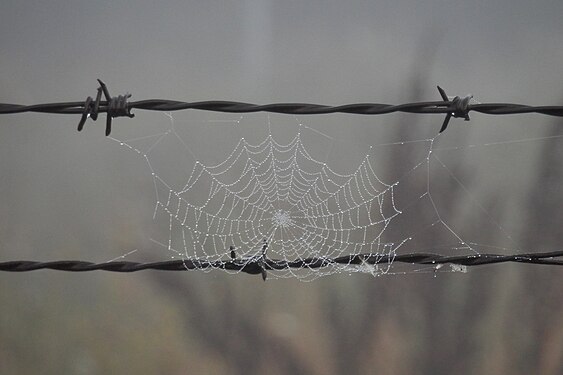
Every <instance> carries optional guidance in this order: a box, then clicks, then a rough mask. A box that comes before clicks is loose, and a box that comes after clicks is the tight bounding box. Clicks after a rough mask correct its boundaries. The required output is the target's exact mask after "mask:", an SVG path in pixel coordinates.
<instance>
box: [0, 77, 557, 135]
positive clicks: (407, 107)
mask: <svg viewBox="0 0 563 375" xmlns="http://www.w3.org/2000/svg"><path fill="white" fill-rule="evenodd" d="M98 82H99V83H100V87H99V88H98V93H97V95H96V99H93V98H92V97H91V96H89V97H87V98H86V100H85V101H83V102H61V103H45V104H34V105H19V104H5V103H0V114H15V113H23V112H39V113H57V114H82V118H81V119H80V122H79V123H78V131H81V130H82V129H83V127H84V124H85V122H86V119H87V118H91V119H92V120H94V121H96V120H97V118H98V114H100V113H107V119H106V135H109V134H110V133H111V125H112V119H113V118H115V117H124V116H126V117H130V118H132V117H134V116H135V115H134V114H132V113H131V110H133V109H144V110H149V111H165V112H172V111H180V110H186V109H199V110H204V111H215V112H228V113H247V112H272V113H282V114H294V115H314V114H328V113H349V114H361V115H382V114H388V113H393V112H405V113H419V114H426V113H433V114H445V115H446V118H445V119H444V122H443V123H442V127H441V128H440V133H441V132H443V131H444V130H446V128H447V126H448V124H449V121H450V119H451V117H455V118H463V119H465V120H466V121H469V120H470V118H469V112H471V111H475V112H479V113H484V114H488V115H508V114H523V113H540V114H544V115H548V116H557V117H563V106H529V105H523V104H511V103H478V102H476V103H471V99H472V97H473V96H472V95H466V96H464V97H460V96H455V97H454V98H452V99H450V98H449V97H448V96H447V95H446V92H445V91H444V90H443V89H442V88H441V87H440V86H437V87H438V91H439V93H440V96H441V97H442V101H429V102H417V103H405V104H398V105H391V104H379V103H355V104H346V105H338V106H328V105H321V104H307V103H274V104H264V105H258V104H250V103H241V102H232V101H217V100H212V101H200V102H183V101H177V100H165V99H149V100H140V101H136V102H128V101H127V100H128V99H129V98H130V97H131V94H125V95H119V96H117V97H112V96H111V95H110V93H109V90H108V88H107V86H106V85H105V84H104V83H103V82H102V81H101V80H99V79H98ZM102 94H103V95H104V97H105V99H106V100H101V98H102Z"/></svg>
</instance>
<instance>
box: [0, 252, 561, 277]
mask: <svg viewBox="0 0 563 375" xmlns="http://www.w3.org/2000/svg"><path fill="white" fill-rule="evenodd" d="M560 257H563V251H554V252H547V253H526V254H513V255H502V254H480V255H474V254H471V255H464V256H443V255H438V254H428V253H411V254H402V255H395V256H389V255H377V254H354V255H347V256H342V257H338V258H334V259H331V258H307V259H297V260H293V261H285V260H279V259H265V260H263V259H262V258H256V259H254V258H253V259H236V260H224V261H223V260H215V261H208V260H201V259H185V260H171V261H164V262H153V263H138V262H129V261H116V262H105V263H92V262H85V261H75V260H63V261H53V262H35V261H25V260H16V261H8V262H0V271H6V272H28V271H36V270H40V269H50V270H56V271H68V272H88V271H98V270H99V271H110V272H137V271H143V270H160V271H187V270H196V269H199V270H206V269H223V270H231V271H240V272H245V273H249V274H260V273H262V270H263V268H265V269H266V270H287V269H304V268H307V269H311V268H313V269H318V268H325V267H330V266H334V265H351V266H354V265H361V264H370V265H378V264H381V265H383V264H390V263H395V262H399V263H409V264H420V265H439V264H453V265H462V266H480V265H486V264H498V263H510V262H512V263H528V264H541V265H552V266H563V259H555V258H560ZM262 267H263V268H262Z"/></svg>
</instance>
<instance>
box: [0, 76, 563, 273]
mask: <svg viewBox="0 0 563 375" xmlns="http://www.w3.org/2000/svg"><path fill="white" fill-rule="evenodd" d="M98 82H99V84H100V87H99V88H98V92H97V95H96V99H93V98H92V97H90V96H89V97H87V98H86V100H85V101H83V102H60V103H45V104H34V105H19V104H6V103H0V114H16V113H24V112H38V113H53V114H81V115H82V117H81V119H80V121H79V123H78V131H81V130H82V129H83V127H84V125H85V122H86V120H87V119H88V118H91V119H92V120H94V121H96V120H97V118H98V115H99V114H100V113H106V114H107V118H106V135H109V134H110V133H111V126H112V119H113V118H116V117H125V116H126V117H130V118H132V117H134V116H135V115H134V114H132V113H131V110H132V109H144V110H151V111H165V112H171V111H179V110H186V109H198V110H204V111H215V112H227V113H250V112H272V113H281V114H294V115H313V114H328V113H348V114H361V115H382V114H388V113H393V112H404V113H418V114H445V115H446V117H445V119H444V121H443V123H442V126H441V128H440V132H443V131H444V130H445V129H446V128H447V126H448V124H449V121H450V119H451V117H454V118H463V119H465V120H466V121H469V120H470V117H469V112H471V111H475V112H479V113H483V114H488V115H507V114H523V113H539V114H544V115H548V116H557V117H563V106H529V105H523V104H511V103H478V102H476V103H472V102H471V99H472V97H473V96H472V95H466V96H464V97H460V96H455V97H453V98H452V99H450V98H449V97H448V96H447V95H446V92H445V91H444V90H443V89H442V88H441V87H440V86H437V88H438V91H439V93H440V96H441V97H442V101H427V102H416V103H405V104H399V105H390V104H379V103H355V104H347V105H339V106H328V105H320V104H307V103H274V104H264V105H258V104H250V103H241V102H233V101H216V100H214V101H200V102H183V101H176V100H165V99H149V100H141V101H136V102H128V99H129V98H130V97H131V94H125V95H119V96H117V97H112V96H111V95H110V93H109V90H108V88H107V86H106V85H105V84H104V82H102V81H101V80H98ZM102 94H103V95H104V97H105V99H106V100H101V97H102ZM560 257H563V251H554V252H547V253H527V254H513V255H502V254H478V255H475V254H471V255H461V256H443V255H438V254H430V253H410V254H402V255H382V254H352V255H347V256H342V257H338V258H322V257H315V258H306V259H296V260H293V261H287V260H276V259H268V258H266V257H265V256H264V255H262V256H258V257H254V258H242V259H231V260H216V261H209V260H204V259H184V260H172V261H165V262H152V263H138V262H130V261H111V262H105V263H92V262H86V261H75V260H63V261H52V262H37V261H24V260H16V261H8V262H1V263H0V271H7V272H27V271H35V270H40V269H51V270H57V271H69V272H87V271H95V270H103V271H111V272H136V271H142V270H161V271H186V270H194V269H200V270H208V269H223V270H231V271H240V272H245V273H248V274H261V275H262V278H263V279H264V280H265V279H266V274H267V273H266V272H267V271H272V270H284V269H318V268H324V267H330V266H335V265H351V266H354V265H356V266H363V265H366V264H367V265H373V266H376V265H379V264H381V265H384V264H390V263H392V262H400V263H409V264H413V265H414V264H419V265H434V266H436V267H438V266H439V265H444V264H452V265H460V266H480V265H486V264H497V263H508V262H515V263H531V264H542V265H557V266H562V265H563V260H561V259H556V258H560Z"/></svg>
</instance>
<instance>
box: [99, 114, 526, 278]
mask: <svg viewBox="0 0 563 375" xmlns="http://www.w3.org/2000/svg"><path fill="white" fill-rule="evenodd" d="M276 116H277V115H276ZM177 117H178V116H176V115H175V116H172V115H171V114H166V120H165V121H162V120H161V122H163V123H165V128H164V129H163V131H160V132H158V133H151V134H148V135H145V136H141V137H126V138H123V139H120V138H121V137H119V136H118V137H119V138H110V139H112V140H113V141H116V142H118V143H119V144H120V145H121V146H123V147H124V148H126V149H128V150H131V151H134V152H135V153H136V154H138V155H140V156H141V157H142V158H143V159H144V161H145V162H146V165H147V167H148V170H149V171H150V175H151V179H152V183H153V185H154V193H155V204H154V212H153V221H154V223H155V227H156V230H155V233H154V236H152V237H151V239H150V240H151V242H152V245H153V246H156V247H157V248H160V249H162V250H164V252H165V253H167V254H168V256H169V257H170V258H172V259H190V260H194V259H199V260H205V261H208V262H219V264H223V263H224V262H229V261H232V260H237V261H241V262H253V261H256V260H257V259H260V258H262V259H266V258H267V259H269V260H279V261H280V262H292V261H296V260H301V261H302V260H306V259H317V260H318V259H326V260H330V259H334V258H337V257H341V256H345V255H354V254H370V255H372V256H376V257H378V256H379V257H381V259H382V260H384V261H383V262H381V263H379V264H375V265H371V264H360V265H354V264H336V263H332V264H330V265H328V266H326V267H322V268H310V267H307V265H306V266H305V267H304V268H301V269H292V268H285V269H282V270H276V271H269V272H268V277H270V278H276V277H295V278H298V279H301V280H313V279H316V278H317V277H320V276H323V275H330V274H334V273H342V272H346V273H352V272H362V273H369V274H372V275H374V276H381V275H385V274H403V273H408V272H436V271H438V270H440V271H441V272H442V271H449V272H465V271H466V269H465V267H462V266H457V265H453V266H448V267H441V266H431V267H423V268H420V267H418V268H417V267H408V266H406V267H405V266H404V265H401V266H398V265H396V264H395V263H393V257H394V256H395V255H396V254H398V253H399V252H401V251H407V252H411V251H430V250H431V252H439V251H446V252H448V254H451V255H454V254H458V255H461V254H467V253H468V252H469V253H473V254H478V253H479V251H480V249H482V248H486V247H487V246H485V245H480V244H478V243H476V242H472V241H466V240H465V239H464V238H465V236H464V235H463V234H462V233H460V232H459V230H454V228H453V226H452V225H451V223H450V222H449V220H448V219H447V218H446V217H445V216H444V214H443V210H442V207H441V204H440V200H439V199H438V198H437V195H436V194H434V192H433V188H432V182H431V181H432V180H433V178H434V177H433V176H434V172H433V171H434V169H436V168H438V169H440V170H441V172H442V175H445V176H447V177H448V178H449V180H453V181H454V183H456V184H457V185H458V189H461V190H463V189H465V191H464V192H465V193H466V195H468V196H469V198H470V199H471V198H472V196H471V193H470V192H469V191H468V190H467V189H466V187H465V185H463V183H462V182H461V181H460V180H459V179H458V178H457V177H456V175H455V174H454V173H453V172H452V170H451V169H450V168H449V167H448V166H447V165H446V163H445V162H444V161H443V160H442V159H441V158H440V157H439V156H437V155H436V154H435V150H436V147H435V143H436V141H437V138H438V135H435V136H433V137H431V138H420V139H414V140H400V141H396V142H389V143H379V144H377V145H376V146H370V147H369V148H368V150H367V151H368V152H367V153H365V154H364V155H363V156H360V157H357V158H354V157H348V156H347V157H345V158H338V157H335V158H333V159H334V160H332V163H334V164H337V167H333V166H331V163H329V162H328V161H327V159H328V158H329V155H330V154H331V153H333V152H334V151H333V150H334V148H335V147H336V146H335V144H336V143H338V142H336V141H335V138H334V137H331V136H329V135H327V134H326V133H324V132H321V131H319V130H318V129H316V128H313V127H311V126H308V125H304V124H303V122H302V120H301V119H299V118H293V117H291V116H286V117H290V118H291V121H290V125H287V124H286V125H284V126H285V128H286V129H285V132H284V135H280V136H278V135H277V133H276V135H274V132H273V131H272V130H273V129H272V128H273V126H272V116H270V115H265V114H260V115H251V116H242V117H236V118H234V117H233V116H230V117H229V116H226V117H225V116H223V117H219V116H216V117H215V119H212V120H209V119H206V120H193V119H192V120H189V121H186V122H182V123H181V124H177V121H176V119H177ZM194 117H196V116H194ZM278 117H279V118H283V117H284V116H277V117H276V118H278ZM264 120H265V121H264ZM198 121H199V122H200V123H201V124H203V125H204V127H210V126H214V125H218V126H219V130H218V131H217V134H215V135H214V136H213V137H212V138H213V141H211V140H210V139H208V138H207V137H203V136H201V137H202V139H200V140H198V137H200V135H198V131H197V129H196V128H195V127H194V125H195V124H196V123H198ZM254 122H256V123H254ZM264 122H265V123H266V124H264ZM291 122H293V123H292V124H291ZM266 125H267V126H266ZM221 126H223V127H225V126H226V127H228V128H229V129H231V130H229V131H226V129H225V128H221ZM245 126H246V127H247V128H249V129H252V130H251V131H250V135H251V137H243V136H239V135H240V133H242V132H244V130H245V129H244V127H245ZM280 127H282V126H280ZM276 128H277V125H276ZM232 129H235V132H234V133H233V132H232ZM257 129H259V130H260V131H257ZM153 131H154V130H153ZM248 138H252V139H248ZM233 139H234V140H235V142H233V141H232V140H233ZM307 140H308V141H307ZM323 142H324V143H325V144H324V145H321V144H322V143H323ZM229 143H232V144H231V145H230V146H229ZM197 145H199V146H200V147H199V148H200V150H194V149H195V148H197V147H196V146H197ZM390 147H391V148H399V147H400V148H401V149H404V148H407V149H408V150H411V149H412V147H416V148H417V150H418V153H414V155H413V154H412V153H411V154H409V157H408V159H409V161H408V162H402V163H400V164H401V165H400V166H398V168H392V170H391V172H389V171H385V170H384V168H382V167H381V165H384V164H385V165H388V164H390V162H389V160H385V158H384V157H385V154H386V153H387V152H388V150H389V148H390ZM171 148H176V149H179V150H181V153H180V154H181V155H182V156H181V157H178V156H175V157H169V156H165V155H167V154H168V153H169V151H170V149H171ZM444 149H445V150H447V149H448V148H447V147H445V148H442V150H444ZM450 149H454V150H455V149H456V147H453V148H451V147H450ZM225 150H227V152H226V153H225V152H224V151H225ZM220 151H223V153H221V152H220ZM202 153H208V154H209V155H208V156H206V157H205V159H207V160H211V159H213V160H212V161H203V159H204V158H200V157H198V156H196V155H199V154H202ZM344 154H346V151H344ZM352 154H353V152H352ZM356 154H358V155H360V153H359V152H356ZM382 155H383V156H382ZM394 155H395V157H397V155H398V154H396V153H395V154H394ZM342 159H347V160H348V161H349V160H354V162H353V163H350V162H348V163H342V162H341V161H342ZM340 164H345V166H342V165H340ZM352 164H355V165H352ZM391 164H392V162H391ZM397 164H399V163H397ZM341 169H348V172H343V171H341ZM382 175H384V176H385V177H381V176H382ZM403 185H405V186H406V187H405V188H402V186H403ZM399 192H401V193H400V194H399ZM398 196H401V197H402V199H400V200H399V199H398V198H397V197H398ZM473 203H474V206H476V207H477V210H478V211H480V214H481V216H482V217H485V218H486V219H487V220H488V222H489V223H492V225H493V226H494V227H495V228H496V229H497V231H500V232H501V233H503V236H504V238H505V239H506V240H507V242H509V243H510V244H511V245H512V246H513V247H516V248H517V245H516V243H515V241H514V240H513V239H512V238H511V236H510V235H509V234H508V233H507V232H506V231H505V229H504V228H503V227H502V226H501V225H500V224H499V223H498V222H496V221H495V219H493V218H492V217H491V215H490V213H489V212H488V211H487V210H486V209H485V208H484V207H483V205H482V204H480V203H479V202H473ZM209 270H212V268H206V269H205V270H204V271H209ZM227 272H234V273H236V272H240V271H233V270H230V271H229V270H227Z"/></svg>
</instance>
